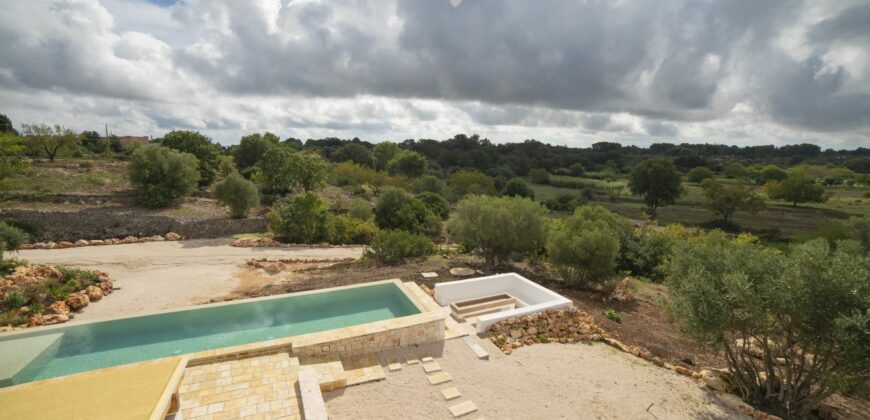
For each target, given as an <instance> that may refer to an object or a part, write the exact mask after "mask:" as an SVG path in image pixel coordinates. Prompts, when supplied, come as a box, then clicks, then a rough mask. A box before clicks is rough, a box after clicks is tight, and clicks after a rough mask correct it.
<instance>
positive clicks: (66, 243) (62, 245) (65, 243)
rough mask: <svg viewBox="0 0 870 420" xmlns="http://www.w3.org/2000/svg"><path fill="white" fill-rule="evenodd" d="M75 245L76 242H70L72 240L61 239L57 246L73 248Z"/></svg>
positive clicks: (59, 247)
mask: <svg viewBox="0 0 870 420" xmlns="http://www.w3.org/2000/svg"><path fill="white" fill-rule="evenodd" d="M74 246H75V244H73V243H72V242H70V241H60V242H58V243H57V248H58V249H67V248H72V247H74Z"/></svg>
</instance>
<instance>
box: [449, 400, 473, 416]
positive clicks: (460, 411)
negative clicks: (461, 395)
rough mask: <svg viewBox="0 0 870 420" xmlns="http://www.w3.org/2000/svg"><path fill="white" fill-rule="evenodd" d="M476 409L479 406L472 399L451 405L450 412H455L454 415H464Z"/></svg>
mask: <svg viewBox="0 0 870 420" xmlns="http://www.w3.org/2000/svg"><path fill="white" fill-rule="evenodd" d="M475 411H477V406H476V405H474V403H473V402H471V401H464V402H461V403H459V404H456V405H454V406H452V407H450V414H453V417H462V416H464V415H467V414H471V413H473V412H475Z"/></svg>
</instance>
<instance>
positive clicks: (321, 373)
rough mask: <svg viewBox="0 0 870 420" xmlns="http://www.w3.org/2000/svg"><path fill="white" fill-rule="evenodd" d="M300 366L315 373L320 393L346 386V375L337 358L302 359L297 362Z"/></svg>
mask: <svg viewBox="0 0 870 420" xmlns="http://www.w3.org/2000/svg"><path fill="white" fill-rule="evenodd" d="M299 362H300V363H301V364H302V366H305V367H310V368H312V369H314V371H315V372H317V380H318V383H319V384H320V390H321V391H332V390H336V389H341V388H344V387H345V386H347V373H346V372H345V370H344V365H342V363H341V359H339V358H338V356H318V357H304V358H301V359H300V360H299Z"/></svg>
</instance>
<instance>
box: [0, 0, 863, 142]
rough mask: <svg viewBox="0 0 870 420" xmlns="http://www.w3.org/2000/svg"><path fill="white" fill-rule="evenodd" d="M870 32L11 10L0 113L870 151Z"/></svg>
mask: <svg viewBox="0 0 870 420" xmlns="http://www.w3.org/2000/svg"><path fill="white" fill-rule="evenodd" d="M542 22H546V24H541V23H542ZM865 23H866V25H862V24H865ZM868 27H870V6H868V5H867V4H866V3H862V2H858V1H855V2H842V3H836V4H834V3H831V4H828V3H823V4H822V3H819V2H800V1H788V0H784V1H770V2H765V3H764V4H763V5H761V4H758V3H755V2H748V3H743V2H731V1H713V2H703V3H702V2H695V1H692V0H669V1H667V2H654V3H650V2H644V1H637V2H632V1H628V2H584V3H576V2H571V1H567V0H566V1H564V2H554V3H553V4H551V5H550V6H548V7H546V8H542V7H539V6H538V5H536V4H535V3H534V2H525V1H519V0H516V1H493V0H479V1H476V2H461V3H460V4H458V6H456V5H455V4H454V5H451V3H449V2H447V1H432V2H417V1H410V0H393V1H373V2H364V1H357V0H344V1H336V2H321V1H309V0H306V1H300V0H294V1H287V0H258V1H256V2H236V1H230V0H225V1H218V0H212V1H207V0H188V1H182V2H178V3H175V4H174V5H172V6H169V7H161V6H157V5H154V4H151V3H148V2H145V1H144V0H103V1H98V0H33V1H27V2H23V1H22V2H10V4H8V5H5V7H4V8H2V9H0V38H2V39H3V40H4V42H3V43H2V44H0V57H2V58H0V94H2V95H3V97H4V99H5V101H4V102H5V103H4V105H5V107H4V109H2V110H0V112H3V113H6V114H7V115H9V116H10V117H11V118H12V119H13V121H14V122H16V123H19V124H20V123H24V122H46V123H59V124H63V125H66V126H69V127H72V128H74V129H77V130H84V129H99V128H100V127H102V125H103V124H104V123H105V124H109V125H110V127H111V129H112V130H113V131H114V132H115V133H118V134H133V135H141V134H150V135H154V136H159V135H161V134H163V133H164V132H166V131H168V130H170V129H175V128H182V129H183V128H189V129H197V130H200V131H203V132H205V133H206V134H208V135H210V136H212V137H214V138H215V139H217V140H219V141H221V142H222V143H225V144H230V143H234V142H236V141H238V138H239V137H241V136H242V135H243V134H247V133H250V132H256V131H266V130H269V131H272V132H275V133H278V134H280V135H281V136H283V137H288V136H294V137H299V138H320V137H326V136H337V137H345V138H348V137H354V136H357V137H360V138H363V139H367V140H374V141H379V140H384V139H392V140H402V139H405V138H435V139H441V138H446V137H451V136H453V135H454V134H457V133H462V132H464V133H479V134H481V135H482V136H485V137H488V138H490V139H491V140H493V141H496V142H505V141H520V140H524V139H528V138H536V139H538V140H542V141H548V142H553V143H559V144H571V145H588V144H591V143H593V142H595V141H600V140H608V141H622V142H626V143H629V142H631V143H638V144H645V143H651V142H660V141H670V142H684V141H688V142H726V143H735V144H766V143H774V144H786V143H795V142H804V141H807V142H813V143H819V144H821V145H823V146H826V147H827V146H830V147H836V148H844V147H855V146H861V145H863V146H866V145H867V144H868V143H870V52H868V45H870V44H868V42H867V41H868V40H870V30H867V29H866V28H868Z"/></svg>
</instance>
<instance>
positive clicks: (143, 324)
mask: <svg viewBox="0 0 870 420" xmlns="http://www.w3.org/2000/svg"><path fill="white" fill-rule="evenodd" d="M418 313H420V309H419V308H418V307H417V306H416V305H415V304H414V303H413V302H412V301H411V300H410V299H409V298H408V296H407V295H406V294H405V292H404V291H402V290H401V289H400V286H399V285H398V284H396V283H393V282H384V283H377V284H371V285H364V286H357V287H350V288H339V289H334V290H326V291H318V292H313V293H302V294H293V295H288V296H279V297H269V298H260V299H251V300H245V301H239V302H230V303H226V304H218V305H209V306H203V307H201V308H195V309H187V310H181V311H172V312H164V313H159V314H154V315H148V316H138V317H130V318H122V319H115V320H107V321H99V322H91V323H86V324H80V325H75V324H71V325H64V326H60V327H47V328H45V329H42V330H40V329H35V330H33V331H26V332H22V333H12V334H9V335H6V336H4V335H0V361H2V363H0V387H3V386H9V385H15V384H21V383H26V382H31V381H36V380H41V379H47V378H53V377H57V376H63V375H69V374H72V373H78V372H84V371H88V370H94V369H100V368H104V367H109V366H117V365H122V364H127V363H133V362H139V361H144V360H150V359H158V358H161V357H169V356H174V355H181V354H188V353H195V352H200V351H205V350H212V349H219V348H223V347H231V346H236V345H241V344H248V343H254V342H258V341H266V340H272V339H278V338H284V337H290V336H295V335H301V334H308V333H314V332H319V331H325V330H331V329H336V328H342V327H348V326H353V325H360V324H365V323H369V322H375V321H381V320H387V319H392V318H398V317H404V316H409V315H414V314H418Z"/></svg>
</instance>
